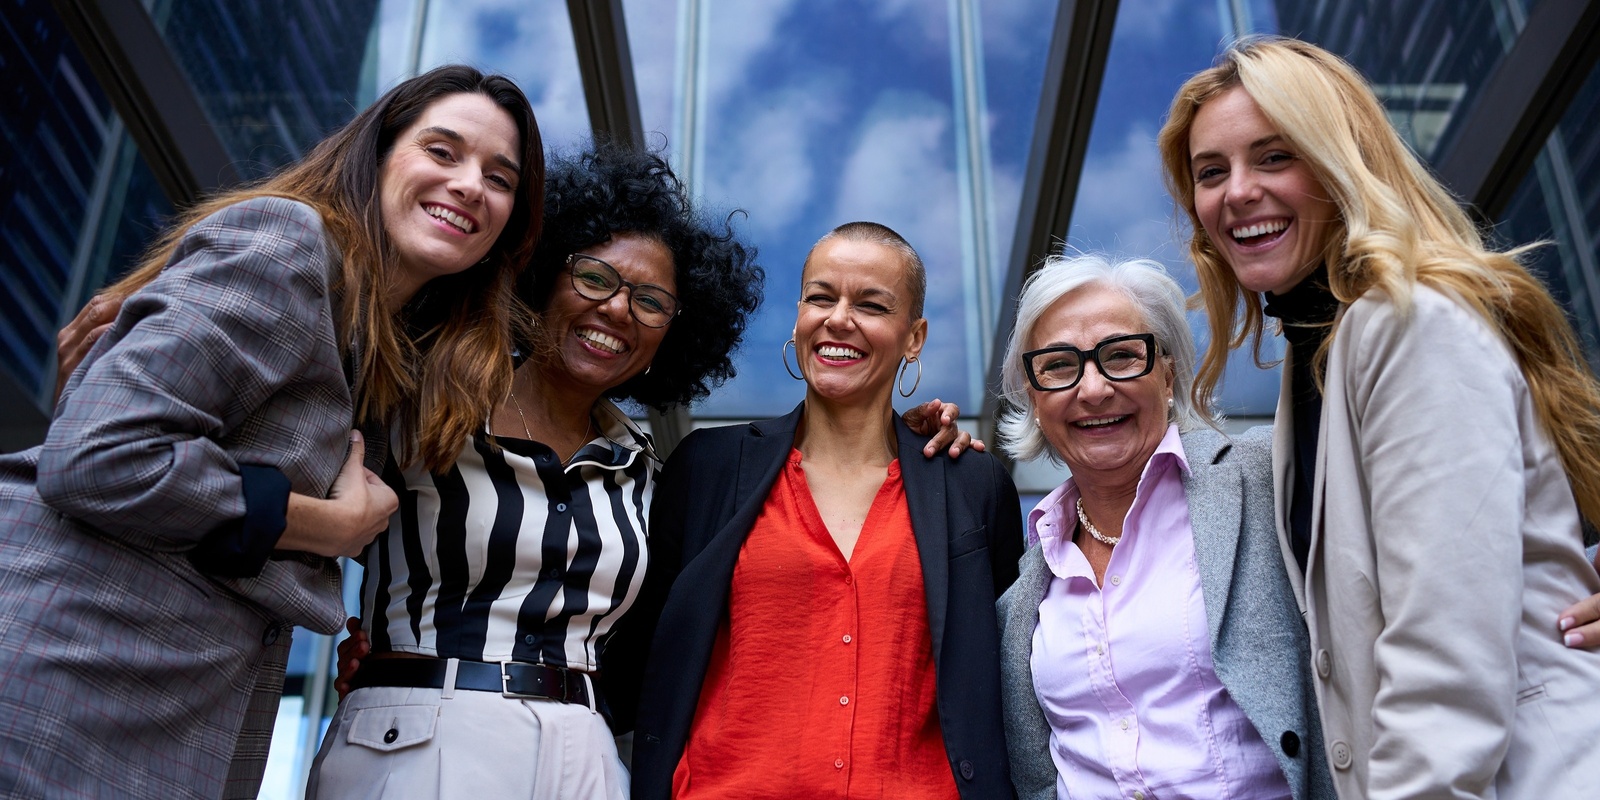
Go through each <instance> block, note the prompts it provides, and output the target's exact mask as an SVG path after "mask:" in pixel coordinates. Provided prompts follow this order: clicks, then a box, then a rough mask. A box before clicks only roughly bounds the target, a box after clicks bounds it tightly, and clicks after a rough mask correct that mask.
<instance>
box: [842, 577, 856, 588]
mask: <svg viewBox="0 0 1600 800" xmlns="http://www.w3.org/2000/svg"><path fill="white" fill-rule="evenodd" d="M854 582H855V578H852V577H850V576H849V575H846V576H844V585H846V586H849V585H850V584H852V583H854Z"/></svg>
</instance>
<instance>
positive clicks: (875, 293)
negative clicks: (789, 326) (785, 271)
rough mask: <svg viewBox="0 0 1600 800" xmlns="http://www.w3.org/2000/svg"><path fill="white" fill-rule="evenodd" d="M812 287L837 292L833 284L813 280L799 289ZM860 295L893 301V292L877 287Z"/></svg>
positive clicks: (864, 290)
mask: <svg viewBox="0 0 1600 800" xmlns="http://www.w3.org/2000/svg"><path fill="white" fill-rule="evenodd" d="M812 286H816V287H819V288H822V289H827V290H828V291H835V292H836V291H838V288H837V287H835V286H834V285H833V284H831V283H828V282H827V281H819V280H816V279H814V278H813V279H812V280H809V281H806V282H805V283H804V284H803V285H801V287H800V288H801V290H802V291H803V290H805V289H808V288H810V287H812ZM861 294H862V295H864V296H866V297H887V298H889V299H891V300H892V299H894V292H891V291H889V290H888V289H879V288H877V287H869V288H866V289H862V290H861Z"/></svg>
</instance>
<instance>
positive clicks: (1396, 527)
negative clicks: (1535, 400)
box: [1327, 291, 1554, 800]
mask: <svg viewBox="0 0 1600 800" xmlns="http://www.w3.org/2000/svg"><path fill="white" fill-rule="evenodd" d="M1367 302H1369V303H1370V302H1371V301H1370V300H1369V301H1367ZM1376 305H1377V308H1376V309H1374V310H1373V313H1371V314H1370V317H1369V319H1368V320H1367V321H1366V323H1365V325H1363V326H1361V327H1360V328H1359V329H1358V330H1349V331H1347V333H1349V334H1350V335H1354V336H1357V337H1358V338H1357V339H1355V340H1353V341H1354V343H1355V348H1354V349H1353V350H1352V351H1350V355H1351V358H1350V359H1348V360H1347V362H1346V363H1347V365H1348V367H1347V369H1346V370H1345V376H1344V381H1345V384H1346V386H1347V387H1348V406H1347V407H1346V408H1340V409H1330V410H1329V412H1328V413H1349V414H1351V415H1352V421H1353V422H1354V423H1355V426H1356V430H1357V435H1356V441H1355V443H1354V444H1355V446H1356V452H1355V453H1354V454H1353V455H1355V456H1356V457H1358V458H1359V459H1360V460H1361V466H1362V468H1363V469H1362V474H1363V475H1364V477H1365V479H1366V484H1367V486H1368V487H1369V491H1370V498H1371V502H1370V507H1369V508H1368V509H1366V510H1365V513H1366V514H1368V519H1367V524H1368V529H1369V530H1370V531H1371V537H1372V542H1371V544H1372V547H1373V548H1374V553H1373V556H1374V563H1375V564H1376V572H1377V575H1376V580H1377V588H1378V595H1377V596H1378V602H1379V604H1380V606H1381V607H1380V608H1379V609H1378V610H1377V612H1378V613H1379V614H1381V616H1382V618H1383V620H1384V626H1383V631H1382V633H1380V634H1379V636H1378V639H1377V641H1376V642H1375V643H1374V646H1373V651H1372V657H1373V659H1374V662H1375V667H1376V675H1377V679H1378V686H1377V691H1376V696H1375V697H1374V701H1373V714H1372V716H1373V725H1374V739H1373V746H1372V751H1371V753H1370V754H1369V762H1368V763H1369V773H1368V791H1369V795H1368V796H1369V797H1370V798H1373V799H1374V800H1378V799H1379V798H1400V797H1423V796H1427V797H1445V796H1448V797H1463V798H1464V797H1492V796H1493V794H1494V778H1495V774H1496V772H1497V771H1498V769H1499V766H1500V763H1501V760H1502V759H1503V758H1504V756H1505V753H1506V749H1507V746H1508V743H1509V741H1510V736H1511V731H1512V727H1513V722H1514V716H1515V711H1516V708H1515V701H1516V680H1517V660H1516V653H1517V641H1516V640H1517V635H1518V629H1519V622H1520V617H1521V611H1522V607H1523V603H1522V589H1523V573H1522V562H1523V557H1522V547H1521V545H1522V539H1521V535H1520V531H1521V528H1522V517H1523V505H1524V500H1523V498H1524V478H1523V442H1522V440H1521V434H1520V430H1521V426H1520V424H1519V421H1520V417H1521V414H1520V413H1519V412H1520V409H1521V405H1522V403H1523V402H1524V401H1525V400H1526V398H1527V388H1526V385H1525V383H1524V381H1523V378H1522V375H1521V373H1520V371H1519V370H1518V368H1517V366H1516V363H1515V362H1514V361H1513V360H1512V358H1511V354H1510V352H1509V350H1508V349H1507V348H1506V346H1505V344H1504V343H1502V342H1501V341H1500V339H1499V337H1498V336H1496V335H1495V334H1494V333H1493V332H1492V331H1491V330H1489V328H1488V327H1487V326H1486V325H1484V324H1483V323H1482V322H1480V321H1479V320H1478V319H1477V318H1476V317H1475V316H1473V315H1472V314H1471V312H1469V311H1468V310H1466V309H1465V308H1463V307H1461V306H1459V305H1457V304H1456V303H1454V302H1453V301H1451V300H1449V299H1448V298H1445V297H1443V296H1441V295H1438V294H1434V293H1424V292H1421V291H1419V292H1418V293H1417V295H1416V297H1415V303H1414V304H1413V307H1412V312H1411V314H1410V315H1409V318H1406V319H1402V318H1400V317H1399V315H1398V314H1397V312H1396V310H1395V309H1394V307H1393V306H1392V305H1390V304H1388V303H1381V304H1376ZM1354 311H1355V307H1353V308H1352V312H1354ZM1341 335H1343V333H1341ZM1334 455H1335V454H1334V453H1329V454H1328V456H1329V457H1330V458H1331V457H1334ZM1327 513H1330V514H1333V513H1339V514H1349V513H1361V510H1360V509H1328V512H1327ZM1468 609H1470V612H1469V613H1467V615H1466V617H1463V612H1464V611H1466V610H1468ZM1463 622H1465V623H1466V624H1465V626H1464V627H1463ZM1551 635H1552V636H1553V635H1554V630H1553V627H1552V633H1551ZM1351 655H1352V657H1359V654H1351Z"/></svg>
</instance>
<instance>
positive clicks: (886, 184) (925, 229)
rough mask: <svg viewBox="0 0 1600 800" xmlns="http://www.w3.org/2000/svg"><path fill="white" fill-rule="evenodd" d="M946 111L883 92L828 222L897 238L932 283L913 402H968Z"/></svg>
mask: <svg viewBox="0 0 1600 800" xmlns="http://www.w3.org/2000/svg"><path fill="white" fill-rule="evenodd" d="M950 124H951V123H950V109H949V108H948V107H946V106H945V105H943V104H940V103H937V102H935V101H934V100H933V99H932V98H930V97H928V96H927V95H908V94H904V93H896V94H887V93H886V94H883V95H880V97H879V99H878V101H877V102H876V103H875V104H874V106H873V108H872V109H871V110H870V111H869V112H868V114H867V118H866V122H865V124H864V126H863V128H862V131H861V134H860V136H859V138H858V139H857V140H856V143H855V147H854V149H853V150H852V151H851V152H850V154H849V156H848V157H847V158H846V159H845V163H844V166H843V170H842V171H843V175H844V180H843V181H842V183H841V184H840V187H839V194H838V198H837V199H836V200H835V202H834V208H833V215H832V218H831V219H830V220H829V223H830V224H838V223H842V222H848V221H850V220H857V219H865V220H872V221H874V222H881V223H883V224H885V225H888V226H889V227H891V228H894V229H895V230H896V231H899V232H900V235H902V236H904V237H905V238H906V239H907V240H908V241H910V242H911V244H912V246H914V247H916V248H917V252H918V253H920V254H921V255H922V259H923V261H924V263H926V265H927V268H928V274H929V275H930V277H932V278H934V279H933V280H930V281H929V284H928V297H927V303H926V306H927V307H926V309H925V314H926V316H927V318H928V320H929V323H930V324H929V329H928V343H927V346H926V347H925V349H924V351H923V358H924V360H925V361H926V364H927V366H928V367H931V368H932V369H929V370H927V371H925V373H924V376H923V381H922V385H921V387H920V388H919V389H918V390H917V394H916V399H928V398H931V397H934V396H940V397H943V398H945V399H956V400H966V399H968V397H969V395H970V392H968V389H967V386H966V381H967V379H968V377H969V376H970V374H971V373H970V372H969V370H971V369H972V368H973V367H972V365H970V364H968V363H967V360H968V342H967V331H966V327H965V320H966V319H967V316H968V313H967V300H968V298H967V293H966V288H965V283H964V282H963V281H962V280H960V279H959V278H958V277H957V276H959V275H961V273H962V270H963V269H965V266H964V264H963V263H962V253H961V221H960V206H959V203H958V200H957V191H958V188H957V179H956V174H955V171H954V169H953V168H952V165H951V147H952V146H953V144H952V141H951V133H950Z"/></svg>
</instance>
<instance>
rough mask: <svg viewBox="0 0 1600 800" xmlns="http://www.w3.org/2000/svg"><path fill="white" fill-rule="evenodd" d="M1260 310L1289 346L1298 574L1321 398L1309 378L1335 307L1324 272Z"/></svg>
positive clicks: (1307, 543) (1307, 540) (1305, 550)
mask: <svg viewBox="0 0 1600 800" xmlns="http://www.w3.org/2000/svg"><path fill="white" fill-rule="evenodd" d="M1266 301H1267V305H1266V307H1265V308H1263V309H1262V311H1263V312H1265V313H1266V314H1267V316H1270V317H1276V318H1277V319H1278V320H1279V321H1281V322H1282V323H1283V338H1284V339H1286V340H1288V342H1289V374H1287V375H1284V376H1283V379H1284V380H1286V381H1288V382H1289V390H1290V395H1289V397H1290V402H1291V407H1292V408H1293V411H1294V463H1295V469H1294V474H1293V475H1291V476H1290V480H1292V481H1294V485H1293V490H1294V491H1293V492H1292V493H1291V494H1290V501H1289V537H1290V544H1291V545H1292V546H1293V548H1294V557H1295V560H1296V561H1298V562H1299V563H1300V571H1301V572H1302V573H1303V572H1305V569H1306V558H1307V556H1308V555H1309V554H1310V552H1311V494H1312V487H1313V482H1314V478H1315V470H1316V464H1317V432H1318V429H1319V428H1320V426H1321V423H1322V392H1321V391H1320V390H1319V389H1318V388H1317V381H1316V379H1315V377H1314V376H1313V373H1312V365H1313V364H1314V362H1315V361H1316V355H1317V349H1318V348H1320V347H1322V343H1323V341H1325V340H1326V339H1327V338H1328V332H1329V331H1331V330H1332V329H1333V328H1332V325H1333V318H1334V315H1336V314H1337V313H1338V312H1339V301H1338V299H1337V298H1335V297H1334V296H1333V291H1332V290H1330V289H1329V288H1328V272H1327V270H1326V269H1325V268H1324V269H1318V270H1317V271H1316V272H1313V273H1311V274H1310V275H1309V276H1307V277H1306V279H1305V280H1303V281H1301V282H1300V283H1299V284H1298V285H1296V286H1295V287H1294V288H1293V289H1290V290H1289V291H1287V292H1284V293H1283V294H1281V295H1275V294H1272V293H1271V292H1268V293H1267V294H1266Z"/></svg>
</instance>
